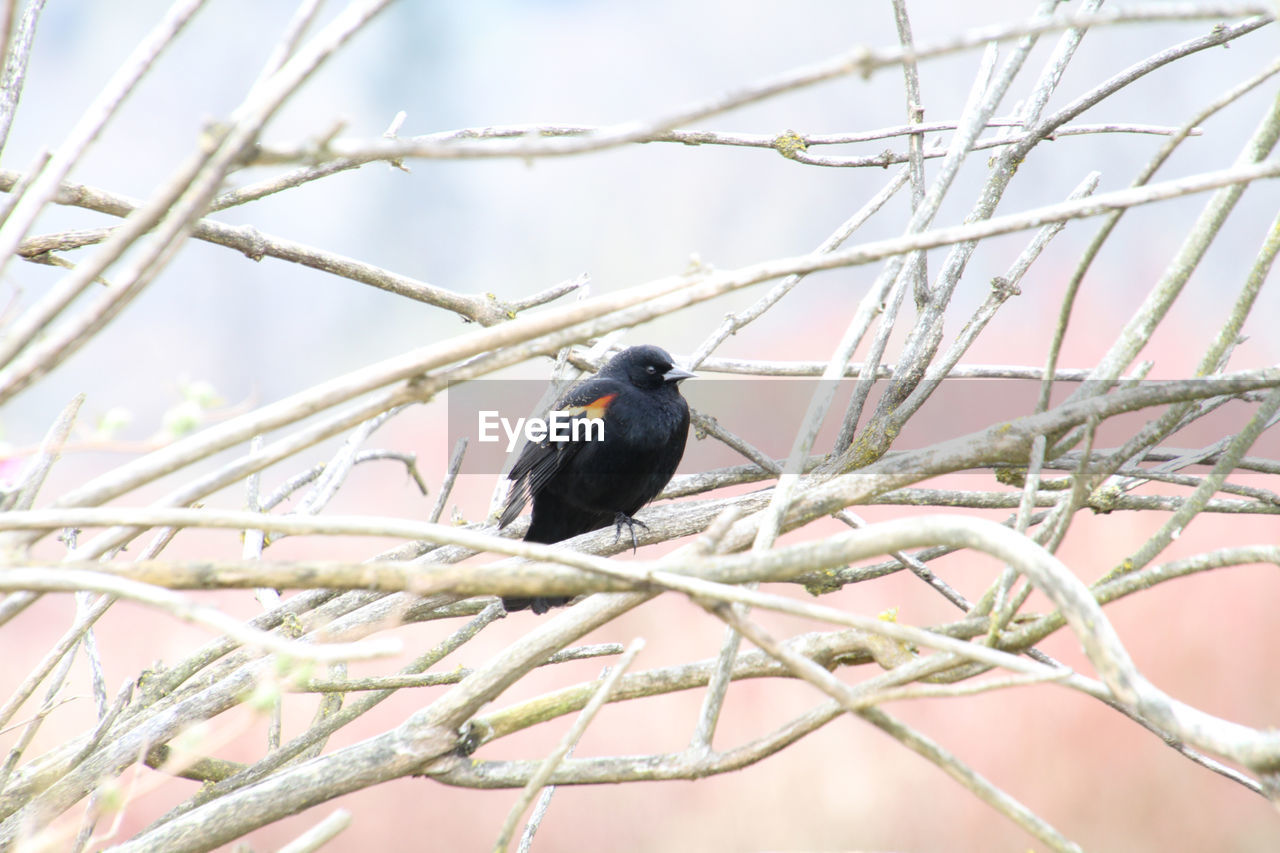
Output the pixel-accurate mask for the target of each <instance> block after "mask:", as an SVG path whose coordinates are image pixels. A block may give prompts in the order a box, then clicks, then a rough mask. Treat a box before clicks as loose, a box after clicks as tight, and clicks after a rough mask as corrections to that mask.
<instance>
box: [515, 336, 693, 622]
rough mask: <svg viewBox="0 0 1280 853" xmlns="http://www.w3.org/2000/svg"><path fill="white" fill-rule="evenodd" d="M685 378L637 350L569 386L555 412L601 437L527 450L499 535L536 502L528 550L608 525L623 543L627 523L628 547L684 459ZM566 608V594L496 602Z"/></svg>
mask: <svg viewBox="0 0 1280 853" xmlns="http://www.w3.org/2000/svg"><path fill="white" fill-rule="evenodd" d="M691 376H693V374H692V373H690V372H689V371H687V370H682V369H680V368H679V367H676V366H675V364H674V363H673V362H672V360H671V356H670V355H669V354H668V353H667V352H666V350H663V349H660V348H659V347H655V346H638V347H629V348H627V349H624V350H623V351H622V352H620V353H618V354H617V355H615V356H614V357H613V358H611V359H609V362H608V363H607V364H606V365H605V366H604V367H602V368H600V372H599V373H597V374H596V375H595V376H592V377H591V378H589V379H586V380H584V381H582V382H580V383H578V384H577V385H575V386H574V387H572V388H570V389H569V390H568V391H567V392H566V393H565V394H564V395H563V396H562V397H561V398H560V399H559V400H557V401H556V404H555V411H556V412H560V413H563V415H567V416H570V417H572V418H574V419H575V420H577V419H584V418H599V419H601V420H602V421H603V424H602V426H603V429H602V430H598V432H600V433H603V435H602V436H599V437H597V433H596V432H587V433H585V434H580V435H579V436H578V440H576V441H550V440H543V441H541V442H539V443H536V444H535V443H534V442H529V443H528V444H526V445H525V447H524V450H523V451H521V453H520V456H519V458H518V459H516V462H515V465H513V466H512V468H511V473H510V474H508V475H507V476H508V478H509V479H511V480H512V481H513V483H512V486H511V491H510V492H509V493H508V496H507V502H506V505H505V506H504V507H503V509H502V517H501V519H500V520H499V522H498V527H499V528H502V527H506V526H507V525H508V524H510V523H511V522H512V521H514V520H515V519H516V517H517V516H519V515H520V510H521V509H523V508H524V505H525V502H526V501H528V500H529V498H530V497H532V498H533V520H532V521H531V522H530V523H529V530H528V532H527V533H525V535H524V539H525V541H526V542H546V543H551V542H559V541H561V540H562V539H568V538H570V537H573V536H578V535H579V534H582V533H587V532H589V531H592V530H599V529H600V528H602V527H607V526H608V525H610V524H612V525H614V526H615V529H616V530H617V534H618V535H619V536H621V535H622V526H623V525H624V524H625V525H626V526H627V529H628V531H629V532H630V533H631V544H632V548H633V549H634V548H635V547H636V544H637V543H636V535H635V528H634V525H636V524H639V525H640V526H641V527H643V526H644V525H643V523H641V522H639V521H636V520H635V519H634V518H632V516H633V515H635V514H636V513H637V512H638V511H639V510H640V507H642V506H644V505H645V504H647V503H648V502H649V501H651V500H653V499H654V498H655V497H657V496H658V493H659V492H661V491H662V489H663V487H664V486H666V485H667V483H668V482H669V481H670V480H671V475H672V474H674V473H675V471H676V466H677V465H679V464H680V457H682V456H683V455H684V445H685V441H686V439H688V437H689V404H688V403H686V402H685V399H684V397H682V396H680V388H679V385H680V382H681V381H683V380H685V379H688V378H690V377H691ZM550 417H551V415H548V419H550ZM586 439H592V440H586ZM597 439H598V440H597ZM568 602H569V598H568V597H567V596H547V597H541V598H504V599H502V605H503V606H504V607H505V608H506V609H507V611H508V612H510V611H514V610H524V609H526V608H532V609H533V612H534V613H546V612H547V610H548V608H551V607H559V606H560V605H562V604H567V603H568Z"/></svg>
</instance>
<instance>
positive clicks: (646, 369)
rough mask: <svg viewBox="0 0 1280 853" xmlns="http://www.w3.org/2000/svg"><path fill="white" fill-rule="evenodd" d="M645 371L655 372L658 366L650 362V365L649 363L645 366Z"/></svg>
mask: <svg viewBox="0 0 1280 853" xmlns="http://www.w3.org/2000/svg"><path fill="white" fill-rule="evenodd" d="M645 372H646V373H657V372H658V368H656V367H654V366H653V365H652V364H651V365H649V366H648V367H646V368H645Z"/></svg>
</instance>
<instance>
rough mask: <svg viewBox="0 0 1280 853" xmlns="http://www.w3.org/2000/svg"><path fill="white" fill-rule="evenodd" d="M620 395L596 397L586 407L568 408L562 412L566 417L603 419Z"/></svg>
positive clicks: (615, 393)
mask: <svg viewBox="0 0 1280 853" xmlns="http://www.w3.org/2000/svg"><path fill="white" fill-rule="evenodd" d="M617 396H618V394H617V392H616V391H615V392H614V393H612V394H603V395H601V396H599V397H596V398H595V399H594V400H592V401H591V402H590V403H587V404H586V405H584V406H566V407H565V408H563V409H561V410H560V411H562V412H564V413H565V414H566V415H584V416H586V417H588V418H603V417H604V413H605V412H606V411H608V410H609V404H610V403H612V402H613V400H614V398H615V397H617Z"/></svg>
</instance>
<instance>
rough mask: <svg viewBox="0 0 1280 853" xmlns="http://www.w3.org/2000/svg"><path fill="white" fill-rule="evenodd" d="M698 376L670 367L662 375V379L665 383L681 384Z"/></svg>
mask: <svg viewBox="0 0 1280 853" xmlns="http://www.w3.org/2000/svg"><path fill="white" fill-rule="evenodd" d="M697 376H698V374H696V373H690V372H689V371H687V370H685V369H683V368H680V367H672V368H671V369H670V370H668V371H667V372H666V373H664V374H662V378H663V379H664V380H665V381H667V382H683V381H685V380H686V379H696V378H697Z"/></svg>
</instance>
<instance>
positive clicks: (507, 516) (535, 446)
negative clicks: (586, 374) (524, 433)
mask: <svg viewBox="0 0 1280 853" xmlns="http://www.w3.org/2000/svg"><path fill="white" fill-rule="evenodd" d="M619 390H620V389H619V388H618V383H617V382H615V381H614V380H611V379H601V378H598V377H597V378H592V379H588V380H586V381H585V382H581V383H579V384H578V385H575V386H574V387H572V388H570V389H569V390H568V391H567V392H565V394H564V396H562V397H561V398H560V399H559V400H557V401H556V404H555V408H554V409H553V410H552V411H553V412H560V413H561V414H564V415H568V416H569V417H570V418H571V419H572V420H575V421H576V420H581V419H587V418H604V416H605V412H606V411H608V408H609V404H610V403H612V402H613V401H614V399H615V398H616V397H617V396H618V393H619ZM551 414H552V412H548V413H547V417H548V419H550V417H551ZM570 435H572V431H571V432H570ZM581 447H582V442H581V441H573V440H569V441H552V440H551V439H550V438H545V439H543V440H542V441H540V442H532V441H530V442H528V443H526V444H525V446H524V449H523V450H521V451H520V456H519V457H518V458H517V459H516V463H515V464H514V465H512V466H511V473H509V474H507V478H508V479H509V480H511V481H512V485H511V490H510V491H509V492H508V493H507V500H506V503H505V504H504V505H503V507H502V516H501V517H500V518H499V519H498V527H499V528H502V527H506V526H507V525H508V524H510V523H511V522H513V521H515V520H516V519H517V518H518V517H519V516H520V511H521V510H522V509H524V505H525V504H526V503H528V502H529V499H530V498H532V497H533V496H534V495H536V494H538V492H540V491H542V489H543V487H544V486H546V484H547V481H548V480H550V479H551V478H552V477H553V476H555V474H556V472H557V471H559V470H560V467H561V466H562V465H564V464H565V463H566V462H568V461H569V460H570V459H571V458H573V456H574V454H576V453H577V452H578V450H579V449H580V448H581Z"/></svg>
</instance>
